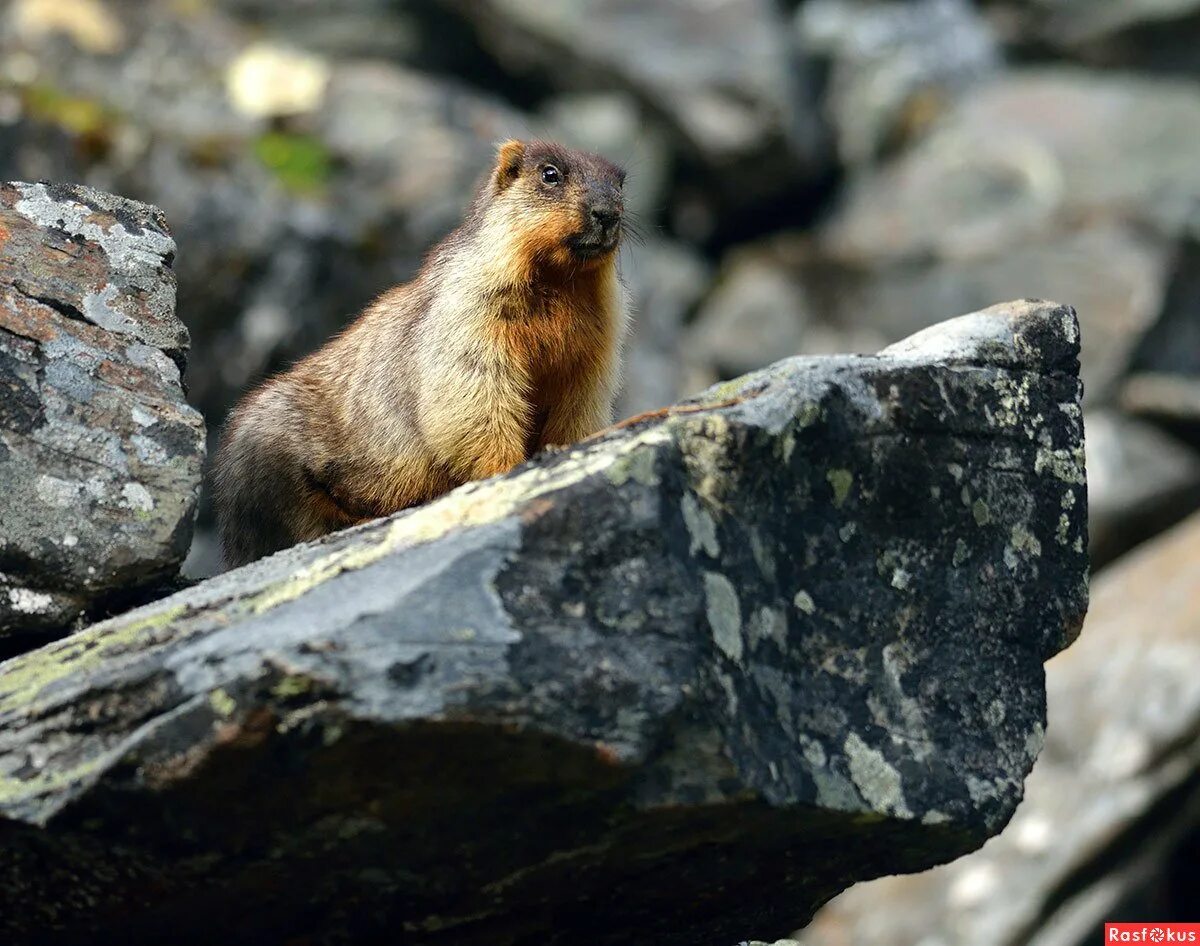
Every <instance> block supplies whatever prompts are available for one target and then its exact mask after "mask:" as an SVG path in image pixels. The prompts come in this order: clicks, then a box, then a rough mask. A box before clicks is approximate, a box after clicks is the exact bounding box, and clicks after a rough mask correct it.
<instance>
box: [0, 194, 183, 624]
mask: <svg viewBox="0 0 1200 946" xmlns="http://www.w3.org/2000/svg"><path fill="white" fill-rule="evenodd" d="M174 253H175V244H174V241H173V240H172V239H171V236H170V234H169V232H168V231H167V227H166V223H165V222H164V220H163V218H162V215H161V214H160V213H159V212H158V211H157V210H156V209H155V208H153V207H148V206H146V205H144V204H138V203H135V202H133V201H129V200H124V199H122V198H119V197H112V196H110V195H107V194H102V193H100V192H99V191H94V190H91V189H89V188H85V187H76V186H73V185H56V184H49V185H47V184H0V645H4V644H5V640H6V638H7V640H8V641H9V643H11V642H13V641H15V640H16V639H17V635H21V634H24V633H28V632H37V631H53V630H56V629H66V628H67V627H69V626H70V625H71V624H72V622H74V621H76V620H77V619H78V618H79V617H81V616H82V615H86V614H89V613H95V612H96V611H97V610H103V609H104V608H106V607H107V606H109V605H111V604H114V603H119V602H121V601H125V602H128V601H129V600H131V599H133V600H136V596H137V594H138V592H139V590H141V589H145V588H147V587H153V586H154V585H161V584H162V583H163V582H164V581H167V580H169V579H170V578H171V577H172V576H174V575H175V574H176V573H177V572H178V567H179V563H180V562H181V561H182V560H183V557H184V555H185V554H186V552H187V548H188V543H189V541H190V539H191V532H192V518H193V513H194V510H195V505H196V499H197V494H198V492H199V489H200V468H201V463H202V462H203V457H204V424H203V421H202V420H201V418H200V415H199V414H198V413H197V412H196V411H195V410H193V409H192V408H191V407H189V406H188V405H187V404H186V403H185V402H184V399H183V388H182V385H181V381H180V371H181V369H182V367H183V365H184V354H185V352H186V351H187V346H188V335H187V329H185V328H184V326H183V324H182V323H180V322H179V321H178V319H176V318H175V277H174V274H173V273H172V271H171V262H172V259H173V257H174ZM143 600H144V599H143Z"/></svg>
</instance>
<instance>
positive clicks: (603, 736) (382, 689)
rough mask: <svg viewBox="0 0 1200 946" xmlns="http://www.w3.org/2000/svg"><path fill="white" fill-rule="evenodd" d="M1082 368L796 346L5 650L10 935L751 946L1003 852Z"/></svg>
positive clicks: (1053, 565)
mask: <svg viewBox="0 0 1200 946" xmlns="http://www.w3.org/2000/svg"><path fill="white" fill-rule="evenodd" d="M1077 354H1078V327H1077V323H1076V319H1075V315H1074V313H1073V312H1072V311H1071V310H1069V309H1065V308H1062V307H1059V306H1056V305H1053V304H1048V303H1014V304H1011V305H1009V306H1003V307H998V308H996V309H993V310H989V311H987V312H982V313H977V314H975V315H971V316H967V317H964V318H963V319H960V320H956V321H954V322H950V323H947V324H946V325H944V326H942V327H941V328H940V329H938V330H936V331H932V332H930V333H927V334H926V335H923V336H921V337H917V338H914V339H912V340H910V341H909V342H908V343H905V344H903V345H901V346H898V347H896V348H894V349H892V350H889V351H888V352H885V353H883V354H882V355H879V356H874V357H849V356H847V357H836V358H799V359H791V360H789V361H783V362H780V363H778V364H776V365H774V366H773V367H771V368H768V369H766V370H764V371H761V372H758V373H756V374H752V375H748V376H746V377H745V378H742V379H740V380H738V381H734V382H730V383H727V384H725V385H722V386H720V387H717V388H713V389H711V390H709V391H708V392H706V393H705V394H704V395H703V396H701V397H700V398H698V399H696V400H695V401H692V402H688V403H685V404H682V405H678V406H676V407H675V408H672V409H670V410H669V411H664V412H659V413H658V414H656V415H651V416H647V417H643V418H641V419H639V420H637V421H635V422H631V423H628V424H626V425H624V426H622V427H620V428H619V429H617V430H615V431H613V432H610V433H608V434H606V435H604V436H602V437H600V438H599V439H597V440H595V441H593V442H590V443H587V444H583V445H581V446H578V447H576V448H573V449H571V450H568V451H565V452H562V453H558V454H554V455H550V456H545V457H541V458H539V459H537V460H535V461H534V462H533V463H531V464H529V465H528V466H526V467H524V468H522V469H520V470H518V471H516V472H514V473H513V474H511V475H509V476H506V477H502V478H499V479H494V480H490V481H487V482H483V483H477V484H472V485H469V486H467V487H464V488H462V489H460V490H457V491H455V492H454V493H452V494H450V495H449V496H447V497H445V498H443V499H441V500H439V501H437V502H434V503H431V504H429V505H427V506H425V507H422V508H420V509H416V510H413V511H410V512H407V513H402V514H399V515H397V516H395V517H393V518H391V519H389V520H381V521H378V522H375V523H371V524H368V525H366V526H362V527H359V528H357V529H355V530H352V531H349V532H345V533H339V534H337V535H334V536H330V537H328V538H327V539H325V540H323V541H322V542H319V543H315V544H312V545H308V546H301V547H298V548H295V549H292V550H289V551H287V552H283V553H281V554H279V555H276V556H274V557H272V558H269V559H266V560H264V561H262V562H259V563H255V564H254V565H251V566H248V567H246V568H243V569H239V570H237V571H235V572H230V573H228V574H226V575H223V576H220V577H218V578H215V579H212V580H210V581H207V582H205V583H203V584H200V585H198V586H196V587H194V588H191V589H189V590H187V591H186V592H182V593H180V594H178V595H176V596H174V597H171V598H168V599H166V600H164V601H161V602H158V603H156V604H153V605H151V606H149V607H146V608H143V609H140V610H137V611H134V612H132V613H129V614H127V615H125V616H122V617H120V618H117V619H115V620H111V621H108V622H106V623H103V624H100V625H97V626H95V627H93V628H91V629H89V630H87V631H84V632H82V633H80V634H77V635H75V636H74V637H71V638H69V639H67V640H65V641H61V642H59V643H56V644H53V645H50V646H48V647H46V648H43V649H42V650H40V651H37V652H34V653H31V654H27V655H25V656H22V657H19V658H16V659H14V660H12V661H10V662H9V663H7V664H5V665H3V667H0V939H3V940H4V942H6V943H10V944H13V946H20V944H24V943H32V942H34V941H35V940H37V941H46V940H47V939H48V940H49V941H50V942H52V943H63V944H66V943H70V944H72V946H80V944H88V943H94V942H98V941H104V940H108V939H110V938H111V937H112V936H114V935H118V934H119V936H120V939H121V941H122V942H123V943H126V944H135V943H161V942H167V941H169V942H172V943H175V944H190V943H196V944H201V943H203V944H206V946H207V944H210V943H213V942H220V943H223V944H243V943H245V944H250V943H255V944H263V943H266V944H282V943H289V942H305V943H313V944H318V943H319V944H326V943H328V944H333V943H346V942H354V943H357V944H364V943H381V944H382V943H388V944H392V943H398V942H402V943H412V944H431V946H432V944H447V946H449V944H454V946H483V944H487V946H509V944H513V946H515V944H530V943H538V944H542V946H555V944H568V943H569V944H572V946H579V944H586V946H592V944H595V946H627V944H629V943H633V942H645V943H650V942H653V943H655V944H658V946H697V944H716V946H727V944H728V946H731V944H733V943H735V942H738V941H741V940H748V939H753V938H755V937H758V938H762V939H773V938H775V937H778V936H781V935H784V934H786V933H787V932H788V931H790V930H793V929H795V928H796V927H798V926H800V925H801V924H803V923H805V922H806V921H807V919H808V918H809V917H810V916H811V914H812V912H813V910H814V909H815V908H816V907H817V906H818V905H819V904H820V903H822V902H823V901H824V900H826V899H828V898H829V897H830V896H832V895H833V894H834V893H836V892H837V891H839V890H841V889H843V888H844V887H846V886H847V885H849V884H851V883H853V882H854V881H856V880H859V879H863V878H867V877H873V876H877V875H880V874H885V873H892V872H903V871H915V870H920V869H923V868H925V867H928V866H930V865H932V864H935V863H938V862H942V861H946V860H948V859H951V858H954V857H956V856H958V855H960V854H962V853H964V852H966V851H969V850H972V849H974V848H976V847H978V846H979V845H980V844H982V843H983V841H984V840H985V839H987V838H988V837H989V836H991V835H993V834H995V833H996V832H997V831H999V830H1000V828H1001V827H1002V826H1003V825H1004V824H1005V823H1006V822H1007V820H1008V819H1009V817H1010V816H1011V815H1012V813H1013V810H1014V808H1015V807H1016V804H1017V802H1018V800H1019V799H1020V796H1021V786H1022V781H1023V779H1024V777H1025V775H1026V774H1027V772H1028V771H1029V769H1030V767H1031V766H1032V764H1033V760H1034V758H1035V756H1036V755H1037V752H1038V749H1039V747H1040V746H1041V742H1042V736H1043V727H1044V719H1045V695H1044V689H1043V668H1042V664H1043V661H1045V660H1046V659H1047V658H1048V657H1050V656H1051V655H1053V654H1055V653H1056V652H1058V651H1059V650H1061V649H1062V648H1063V647H1064V646H1066V645H1067V644H1068V643H1069V642H1070V641H1071V640H1072V639H1073V638H1074V636H1075V634H1076V633H1077V631H1078V628H1079V626H1080V623H1081V621H1082V619H1083V615H1084V611H1085V608H1086V598H1087V591H1086V577H1085V576H1086V569H1087V561H1086V533H1085V529H1086V526H1085V523H1086V492H1085V475H1084V468H1083V459H1082V457H1083V451H1082V425H1081V417H1080V409H1079V396H1080V389H1079V382H1078V378H1077V374H1078V362H1077ZM198 918H203V919H202V920H198Z"/></svg>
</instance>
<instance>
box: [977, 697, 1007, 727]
mask: <svg viewBox="0 0 1200 946" xmlns="http://www.w3.org/2000/svg"><path fill="white" fill-rule="evenodd" d="M1007 715H1008V711H1007V709H1005V706H1004V704H1003V703H1001V702H1000V701H999V700H992V702H990V703H989V704H988V705H987V706H986V707H984V710H983V719H984V722H986V723H987V724H988V725H989V726H991V727H992V728H993V729H995V728H997V727H999V726H1000V725H1001V724H1002V723H1003V722H1004V719H1005V717H1006V716H1007Z"/></svg>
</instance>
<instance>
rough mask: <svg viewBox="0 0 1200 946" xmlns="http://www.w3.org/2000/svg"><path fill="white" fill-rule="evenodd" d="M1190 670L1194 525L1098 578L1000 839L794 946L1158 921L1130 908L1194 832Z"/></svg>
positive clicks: (861, 902)
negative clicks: (1038, 752) (1037, 753)
mask: <svg viewBox="0 0 1200 946" xmlns="http://www.w3.org/2000/svg"><path fill="white" fill-rule="evenodd" d="M1198 665H1200V516H1192V517H1191V518H1190V519H1188V520H1187V521H1185V522H1184V523H1182V524H1181V525H1179V526H1177V527H1176V528H1175V529H1173V530H1172V531H1170V532H1168V533H1165V534H1164V535H1162V536H1160V537H1159V538H1157V539H1155V540H1154V541H1153V542H1150V543H1147V544H1146V545H1144V546H1142V547H1141V548H1139V549H1138V550H1137V551H1135V552H1133V553H1131V554H1130V555H1128V556H1126V557H1124V558H1122V559H1121V560H1120V561H1119V562H1117V563H1116V564H1114V565H1112V566H1110V567H1109V568H1107V569H1105V570H1104V571H1103V572H1101V574H1100V575H1099V576H1098V577H1097V579H1096V582H1095V586H1094V593H1093V595H1092V607H1091V612H1090V614H1089V615H1088V619H1087V627H1086V629H1085V630H1084V633H1083V636H1082V639H1081V640H1080V641H1079V643H1078V644H1077V645H1076V646H1074V647H1072V648H1071V649H1070V650H1068V651H1067V652H1066V653H1064V654H1061V655H1060V656H1058V657H1055V658H1054V659H1053V660H1052V661H1050V663H1049V664H1048V665H1047V668H1046V671H1047V673H1046V687H1047V691H1048V694H1049V720H1050V726H1049V734H1048V738H1047V740H1046V751H1045V753H1044V754H1043V755H1042V757H1041V758H1040V759H1039V760H1038V763H1037V766H1036V768H1035V769H1034V771H1033V774H1032V775H1030V777H1029V781H1028V783H1027V785H1026V798H1025V802H1024V804H1022V806H1021V808H1020V810H1019V811H1018V812H1017V815H1016V817H1015V818H1013V821H1012V824H1011V825H1009V827H1008V829H1007V830H1006V831H1005V832H1004V833H1003V834H1002V835H1000V837H998V838H996V839H995V840H994V841H992V842H991V843H989V844H988V845H987V846H986V847H985V848H984V849H983V850H982V851H979V852H978V853H976V854H973V855H971V856H970V857H964V858H962V859H961V860H959V861H957V862H955V863H953V864H949V865H946V866H945V867H939V868H938V869H937V870H932V871H929V872H927V873H925V874H921V875H919V876H915V877H889V878H885V879H883V880H879V881H876V882H874V883H871V884H864V885H863V886H861V887H858V888H856V889H854V890H851V891H848V892H847V893H846V894H845V895H844V896H843V897H840V898H839V899H837V900H835V901H834V902H833V903H831V904H830V905H829V906H828V907H826V908H825V909H824V910H822V911H821V913H820V914H818V917H817V920H816V921H815V922H814V923H813V924H812V926H811V927H809V929H807V930H806V931H805V932H804V934H803V936H802V937H801V942H802V943H803V944H804V946H840V944H843V943H856V944H861V946H918V944H920V946H951V944H958V943H971V944H973V946H1018V944H1031V946H1076V944H1081V943H1095V942H1099V941H1100V940H1101V939H1102V938H1103V927H1104V923H1105V921H1118V920H1127V921H1141V920H1149V921H1154V920H1156V919H1158V920H1161V919H1164V918H1165V916H1164V914H1165V913H1166V911H1165V910H1163V911H1162V912H1157V913H1156V912H1139V910H1138V908H1137V907H1134V908H1133V909H1132V910H1126V909H1123V907H1124V905H1125V900H1126V898H1127V897H1129V896H1130V894H1134V893H1136V892H1137V891H1138V888H1139V886H1140V885H1141V884H1143V883H1145V882H1146V880H1147V878H1148V877H1150V876H1153V874H1154V873H1155V870H1156V868H1157V869H1161V867H1162V865H1163V862H1164V861H1165V859H1166V858H1167V856H1168V855H1169V853H1170V851H1171V849H1172V847H1173V846H1175V845H1176V844H1178V842H1179V841H1180V839H1181V838H1183V837H1185V836H1186V835H1187V834H1188V833H1189V832H1195V831H1196V829H1197V826H1198V825H1200V679H1198V678H1197V675H1196V667H1197V666H1198ZM1188 882H1189V883H1190V884H1191V891H1192V894H1193V896H1192V900H1191V903H1189V904H1188V905H1187V906H1188V908H1189V909H1190V908H1192V907H1194V905H1195V899H1194V892H1195V886H1194V874H1193V875H1192V879H1191V880H1190V881H1188ZM1159 909H1162V908H1161V907H1160V908H1159Z"/></svg>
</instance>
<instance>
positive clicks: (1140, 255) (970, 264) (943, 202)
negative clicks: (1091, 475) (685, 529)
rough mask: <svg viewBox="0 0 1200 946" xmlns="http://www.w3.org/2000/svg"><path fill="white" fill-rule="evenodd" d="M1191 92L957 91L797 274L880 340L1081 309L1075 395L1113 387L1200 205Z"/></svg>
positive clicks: (872, 178)
mask: <svg viewBox="0 0 1200 946" xmlns="http://www.w3.org/2000/svg"><path fill="white" fill-rule="evenodd" d="M1197 140H1200V98H1197V96H1196V95H1195V90H1194V88H1193V87H1192V86H1191V85H1188V84H1185V83H1182V82H1174V83H1172V82H1161V81H1149V80H1139V79H1134V78H1128V77H1120V78H1117V77H1101V76H1095V75H1090V74H1082V73H1079V72H1075V71H1070V70H1036V71H1024V72H1019V73H1014V74H1012V75H1010V76H1006V77H1004V78H1002V79H998V80H996V81H994V82H992V83H990V84H988V85H986V86H983V87H980V88H978V89H976V90H974V91H971V92H969V93H968V94H967V95H966V96H965V97H964V98H963V100H962V101H961V102H960V104H959V105H958V106H956V107H955V108H954V109H953V110H952V112H951V113H950V114H949V116H948V117H947V118H946V119H945V120H944V121H943V122H941V123H940V124H939V125H938V127H937V128H936V130H935V131H934V132H933V133H932V134H931V135H930V136H929V137H928V138H927V139H925V140H924V141H923V142H921V143H920V144H919V145H917V146H916V147H914V148H912V149H911V150H910V151H908V152H906V153H905V154H903V155H902V156H900V157H899V158H897V159H896V160H895V161H893V162H891V163H890V164H888V165H887V166H886V167H884V168H883V169H881V170H880V171H879V172H877V173H870V174H866V175H864V176H862V177H861V178H860V179H859V181H858V183H857V184H855V185H854V186H852V187H851V189H850V190H849V192H848V194H847V196H846V200H845V202H844V204H843V205H842V207H841V208H840V210H839V211H838V212H837V213H836V214H835V215H834V217H833V219H832V220H831V221H830V223H829V225H828V226H827V227H826V228H825V229H824V230H823V232H822V233H821V235H820V239H819V241H818V247H817V250H816V251H815V252H814V253H813V254H812V257H811V260H810V262H809V265H808V270H809V273H808V276H807V277H806V282H807V283H809V284H810V285H811V287H812V289H811V291H812V292H813V293H814V294H818V293H819V297H820V299H821V301H822V307H824V308H828V309H829V310H830V311H832V312H833V313H834V316H833V317H834V318H835V319H836V320H839V321H845V322H850V323H853V322H855V321H859V322H866V323H868V324H873V325H878V326H880V327H883V328H884V329H885V331H887V333H888V334H889V335H891V336H892V337H899V336H900V335H902V334H905V333H907V332H911V331H913V330H915V328H917V327H919V325H920V324H928V323H929V322H931V321H935V320H936V319H937V318H938V317H939V315H938V313H945V312H950V311H959V310H961V308H964V307H977V306H979V305H983V304H987V303H988V302H990V301H992V300H994V299H997V298H1007V297H1009V296H1011V295H1012V294H1013V292H1014V291H1015V289H1016V287H1021V289H1022V291H1026V292H1031V293H1035V294H1038V295H1046V296H1048V297H1050V298H1065V299H1069V300H1070V301H1071V302H1072V304H1075V305H1077V306H1078V307H1079V310H1080V312H1082V313H1083V318H1084V333H1083V334H1084V339H1085V348H1084V353H1083V373H1084V381H1085V386H1086V388H1087V391H1088V399H1089V402H1090V403H1091V404H1093V405H1099V404H1102V403H1105V402H1107V401H1110V400H1112V399H1113V397H1114V396H1115V394H1116V391H1117V384H1118V381H1119V379H1120V377H1121V376H1122V375H1123V374H1124V373H1125V372H1126V371H1127V370H1128V368H1129V366H1130V362H1131V358H1132V356H1133V354H1134V352H1135V351H1136V350H1137V349H1138V346H1139V344H1140V340H1141V337H1142V335H1143V334H1144V333H1145V332H1146V331H1147V330H1148V329H1149V328H1150V327H1151V326H1152V325H1154V324H1155V322H1156V320H1157V319H1158V318H1159V314H1160V312H1161V311H1162V308H1163V304H1164V288H1165V286H1166V284H1167V282H1168V273H1169V269H1170V266H1171V263H1172V259H1173V256H1174V253H1175V251H1176V247H1177V241H1179V240H1180V239H1181V237H1182V236H1183V234H1184V233H1185V232H1186V231H1187V230H1188V228H1189V227H1191V226H1193V224H1194V221H1193V220H1192V217H1193V216H1194V213H1195V208H1196V207H1197V206H1200V204H1198V203H1197V201H1198V200H1200V172H1198V168H1200V165H1197V163H1196V162H1195V161H1194V160H1193V159H1192V154H1193V151H1194V143H1195V142H1196V141H1197Z"/></svg>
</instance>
